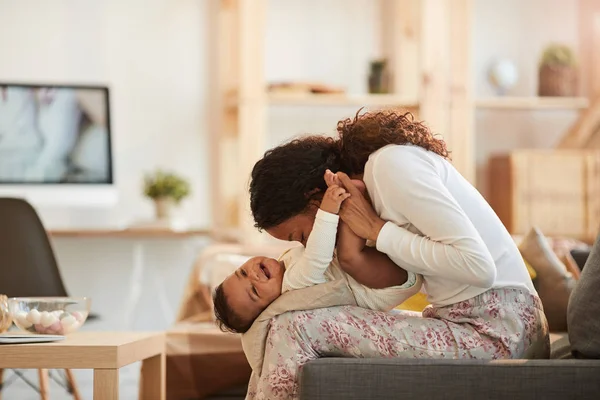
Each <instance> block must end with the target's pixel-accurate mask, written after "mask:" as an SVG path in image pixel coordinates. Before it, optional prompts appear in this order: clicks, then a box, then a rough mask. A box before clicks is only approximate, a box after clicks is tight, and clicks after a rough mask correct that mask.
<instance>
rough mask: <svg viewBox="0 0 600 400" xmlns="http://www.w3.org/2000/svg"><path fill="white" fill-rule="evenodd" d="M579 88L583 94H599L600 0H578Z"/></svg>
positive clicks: (593, 95)
mask: <svg viewBox="0 0 600 400" xmlns="http://www.w3.org/2000/svg"><path fill="white" fill-rule="evenodd" d="M577 5H578V8H579V21H578V24H577V26H578V28H579V54H578V56H579V65H580V79H579V88H580V92H581V94H582V95H583V96H587V97H590V98H592V97H595V96H596V95H600V36H599V35H600V26H599V24H600V22H599V21H598V15H599V14H600V1H598V0H578V3H577Z"/></svg>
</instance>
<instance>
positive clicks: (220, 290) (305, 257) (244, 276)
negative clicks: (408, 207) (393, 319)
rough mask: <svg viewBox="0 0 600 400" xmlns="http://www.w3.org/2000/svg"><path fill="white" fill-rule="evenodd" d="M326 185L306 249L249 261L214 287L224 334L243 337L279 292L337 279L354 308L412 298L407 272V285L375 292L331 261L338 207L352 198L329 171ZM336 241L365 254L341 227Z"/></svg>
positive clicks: (411, 277) (393, 284) (386, 307)
mask: <svg viewBox="0 0 600 400" xmlns="http://www.w3.org/2000/svg"><path fill="white" fill-rule="evenodd" d="M325 181H326V183H327V185H328V188H327V190H326V192H325V193H324V195H323V199H322V201H321V205H320V208H319V210H318V211H317V214H316V217H315V223H314V226H313V229H312V231H311V233H310V235H309V237H308V240H307V242H306V247H295V248H292V249H290V250H288V251H286V252H285V253H284V254H283V255H282V256H281V257H280V259H279V260H276V259H274V258H268V257H253V258H251V259H250V260H248V261H247V262H245V263H244V264H243V265H242V266H241V267H240V268H238V269H237V270H236V271H235V272H234V273H233V274H231V275H230V276H228V277H227V278H226V279H225V280H224V281H223V283H221V284H220V285H219V286H218V287H217V289H216V290H215V294H214V310H215V316H216V318H217V321H218V323H219V325H220V327H221V328H222V329H224V330H228V331H231V332H238V333H243V332H246V331H247V330H248V329H250V327H251V326H252V323H253V322H254V320H255V319H256V317H258V316H259V315H260V313H261V312H262V311H263V310H264V309H265V308H267V306H268V305H269V304H271V303H272V302H273V301H274V300H275V299H277V298H278V297H279V296H280V295H281V294H282V293H285V292H287V291H289V290H296V289H302V288H305V287H309V286H313V285H318V284H321V283H325V282H329V281H333V280H337V279H347V281H348V285H349V287H350V289H351V290H352V293H353V294H354V297H355V299H356V303H357V304H358V306H359V307H364V308H369V309H372V310H379V311H389V310H391V309H392V308H394V307H395V306H397V305H398V304H400V303H402V302H403V301H404V300H406V298H408V297H409V296H410V295H411V294H412V293H410V294H407V290H406V289H407V288H410V287H412V286H414V285H415V284H416V282H417V277H416V275H415V274H413V273H411V272H407V275H408V279H407V280H402V281H399V279H392V280H393V282H389V286H386V287H383V288H379V289H375V288H371V287H367V286H365V285H362V284H360V283H358V282H357V281H356V280H355V279H354V278H353V277H352V273H351V272H350V271H349V270H348V271H345V270H344V269H343V267H342V266H341V265H340V263H339V262H338V261H337V257H336V258H334V250H335V246H336V237H337V235H338V222H339V216H338V215H337V214H338V213H339V210H340V207H341V204H342V202H343V201H344V200H346V199H347V198H348V197H349V196H350V194H349V193H348V192H347V191H346V189H345V188H343V187H342V186H341V185H340V183H339V181H338V180H337V177H336V176H335V175H334V174H333V173H332V172H331V171H329V170H328V171H327V172H326V173H325ZM339 237H340V242H341V241H342V240H343V241H344V246H341V244H342V243H338V251H344V252H353V251H356V252H361V251H364V249H365V244H366V243H365V240H363V239H361V238H359V237H358V236H356V235H355V234H354V232H352V230H351V229H350V228H349V227H348V226H347V225H346V224H344V223H341V224H340V232H339ZM342 238H343V239H342ZM348 244H351V246H348ZM349 255H350V254H345V257H344V258H345V259H351V258H352V257H351V256H350V257H349ZM386 260H387V261H386V262H387V264H389V268H394V269H396V268H398V269H399V268H400V267H398V266H397V265H395V264H393V263H392V262H391V260H389V259H387V257H386ZM361 268H365V269H366V268H368V266H367V265H364V266H362V265H361ZM394 272H396V270H394ZM392 275H393V274H392ZM396 275H398V274H396ZM400 276H404V275H400Z"/></svg>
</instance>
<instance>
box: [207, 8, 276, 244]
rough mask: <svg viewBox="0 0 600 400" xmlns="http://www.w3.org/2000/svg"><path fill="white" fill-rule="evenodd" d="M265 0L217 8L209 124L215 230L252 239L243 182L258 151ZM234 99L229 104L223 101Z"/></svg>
mask: <svg viewBox="0 0 600 400" xmlns="http://www.w3.org/2000/svg"><path fill="white" fill-rule="evenodd" d="M266 6H267V4H266V0H253V1H248V0H221V1H220V2H219V9H218V36H217V37H218V40H217V44H218V45H217V49H216V50H215V53H216V54H217V61H216V64H217V67H216V71H215V75H216V77H217V79H216V89H217V90H216V91H217V92H218V99H217V103H218V107H219V108H218V110H219V111H218V113H217V115H218V118H217V121H216V122H215V124H214V127H213V130H214V131H213V134H212V138H213V144H212V146H211V149H212V151H213V160H212V163H211V164H212V165H211V167H212V171H213V176H214V178H213V185H212V188H213V192H214V193H213V195H212V202H213V218H214V226H215V232H216V233H217V234H220V233H222V232H231V231H233V230H238V231H239V233H240V234H239V237H241V238H243V240H244V241H246V242H252V241H255V240H257V237H259V236H260V235H259V234H258V232H257V231H256V229H254V227H253V222H252V216H251V215H250V209H249V204H250V203H249V198H248V190H247V188H248V182H249V178H250V172H251V170H252V167H253V166H254V163H255V162H256V161H257V160H258V159H259V158H260V156H261V155H262V153H263V152H264V137H265V133H266V116H265V109H266V104H267V103H266V95H265V79H264V37H265V32H264V28H265V21H264V18H265V16H266ZM232 98H234V99H235V102H234V103H235V107H228V106H227V103H228V102H230V101H231V99H232Z"/></svg>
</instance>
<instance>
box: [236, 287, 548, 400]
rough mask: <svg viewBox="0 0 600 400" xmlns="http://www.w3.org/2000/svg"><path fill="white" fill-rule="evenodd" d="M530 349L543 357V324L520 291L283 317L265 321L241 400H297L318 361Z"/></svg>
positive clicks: (534, 302) (489, 354) (478, 355)
mask: <svg viewBox="0 0 600 400" xmlns="http://www.w3.org/2000/svg"><path fill="white" fill-rule="evenodd" d="M533 347H537V348H541V349H542V350H541V353H544V354H542V355H539V354H538V356H541V357H544V356H545V357H547V356H548V354H549V339H548V325H547V322H546V317H545V316H544V311H543V308H542V305H541V302H540V299H539V298H538V297H537V296H533V295H531V294H529V293H528V292H527V291H524V290H520V289H512V288H503V289H491V290H489V291H487V292H485V293H483V294H481V295H479V296H477V297H474V298H472V299H469V300H465V301H462V302H460V303H456V304H452V305H449V306H445V307H431V306H429V307H427V308H426V309H425V310H424V311H423V314H422V315H421V314H419V313H415V312H407V311H399V312H389V313H385V312H378V311H371V310H367V309H363V308H358V307H349V306H345V307H332V308H323V309H317V310H312V311H296V312H289V313H286V314H282V315H279V316H277V317H276V318H274V319H273V321H272V322H271V327H270V330H269V335H268V338H267V345H266V349H265V358H264V362H263V370H262V373H261V374H260V376H259V375H258V374H256V373H253V374H252V377H251V379H250V385H249V388H248V395H247V397H246V399H269V400H275V399H297V398H298V380H297V377H298V373H299V371H300V370H301V368H302V366H303V365H304V364H306V363H307V362H308V361H311V360H314V359H316V358H319V357H364V358H379V357H398V358H433V359H435V358H443V359H468V358H475V359H504V358H523V357H525V356H526V355H527V353H528V352H529V349H530V348H533ZM538 353H539V352H538Z"/></svg>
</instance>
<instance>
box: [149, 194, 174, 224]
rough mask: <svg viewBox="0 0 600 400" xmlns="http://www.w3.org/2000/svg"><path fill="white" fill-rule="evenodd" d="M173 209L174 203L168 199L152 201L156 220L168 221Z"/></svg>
mask: <svg viewBox="0 0 600 400" xmlns="http://www.w3.org/2000/svg"><path fill="white" fill-rule="evenodd" d="M174 208H175V201H174V200H173V199H170V198H168V197H165V198H159V199H154V211H155V215H156V219H159V220H168V219H170V218H171V216H172V214H173V209H174Z"/></svg>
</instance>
